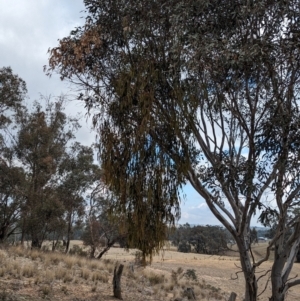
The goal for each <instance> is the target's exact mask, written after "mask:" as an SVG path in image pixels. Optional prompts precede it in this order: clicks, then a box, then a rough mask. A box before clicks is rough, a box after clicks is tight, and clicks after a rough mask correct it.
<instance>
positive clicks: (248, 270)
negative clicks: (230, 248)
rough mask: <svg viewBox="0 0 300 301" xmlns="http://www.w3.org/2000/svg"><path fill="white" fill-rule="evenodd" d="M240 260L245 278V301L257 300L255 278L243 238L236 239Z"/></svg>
mask: <svg viewBox="0 0 300 301" xmlns="http://www.w3.org/2000/svg"><path fill="white" fill-rule="evenodd" d="M237 246H238V248H239V253H240V261H241V266H242V271H243V274H244V279H245V282H246V283H245V299H244V300H245V301H257V280H256V276H255V271H254V270H253V267H252V262H251V259H250V257H249V253H248V250H247V247H246V242H245V241H244V238H240V239H238V240H237Z"/></svg>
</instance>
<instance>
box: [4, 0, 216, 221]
mask: <svg viewBox="0 0 300 301" xmlns="http://www.w3.org/2000/svg"><path fill="white" fill-rule="evenodd" d="M83 17H84V4H83V0H0V68H1V67H8V66H10V67H11V68H12V70H13V72H14V73H15V74H18V75H19V76H20V77H21V78H22V79H23V80H25V81H26V83H27V89H28V97H29V98H28V100H27V102H28V103H30V102H33V101H34V100H39V98H40V95H44V96H49V95H52V96H53V97H55V96H59V95H61V94H67V95H69V97H70V98H71V99H73V100H72V101H71V102H70V104H68V106H67V112H68V113H70V114H73V115H75V114H77V113H81V114H82V115H83V118H82V122H81V124H82V128H81V129H80V131H79V132H78V133H77V140H78V141H79V142H81V143H82V144H85V145H91V144H92V143H93V142H94V141H95V134H94V133H93V132H92V131H91V129H90V123H89V122H88V121H86V117H84V115H85V113H86V111H85V109H84V106H83V104H81V103H80V102H79V101H77V100H76V99H75V96H74V94H75V93H73V92H72V86H70V84H69V83H67V82H62V81H61V80H60V79H59V76H58V75H53V76H52V77H51V78H49V77H47V76H46V75H45V73H44V72H43V66H44V65H47V62H48V57H49V56H48V53H47V51H48V49H49V48H53V47H56V46H57V45H58V39H62V38H63V37H65V36H67V35H69V33H70V31H71V30H73V29H74V28H75V27H77V26H80V25H81V24H83V22H84V19H83ZM73 89H74V87H73ZM184 194H185V195H186V197H185V199H184V201H183V202H182V204H181V219H180V221H179V223H180V224H184V223H187V222H188V223H190V224H200V225H207V224H209V225H219V224H220V223H219V222H218V220H217V219H216V218H215V217H214V216H213V215H212V213H211V212H210V210H209V209H208V207H207V205H206V203H205V201H204V200H203V199H202V198H201V197H200V196H199V194H198V193H197V192H196V191H195V190H194V189H193V188H192V186H191V185H190V184H187V185H186V186H185V188H184Z"/></svg>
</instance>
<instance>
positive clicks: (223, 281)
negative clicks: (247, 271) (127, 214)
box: [0, 244, 300, 301]
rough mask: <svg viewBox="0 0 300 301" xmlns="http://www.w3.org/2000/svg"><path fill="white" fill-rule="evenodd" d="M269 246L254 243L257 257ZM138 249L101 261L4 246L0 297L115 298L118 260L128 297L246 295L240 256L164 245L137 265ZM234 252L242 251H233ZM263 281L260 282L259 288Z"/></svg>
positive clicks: (295, 294)
mask: <svg viewBox="0 0 300 301" xmlns="http://www.w3.org/2000/svg"><path fill="white" fill-rule="evenodd" d="M264 247H265V246H263V245H261V244H260V245H258V246H255V252H254V253H255V256H256V257H257V259H258V258H259V257H261V256H263V251H264ZM135 253H136V250H130V251H129V252H126V251H124V250H123V249H119V248H112V249H111V250H110V251H109V252H108V253H107V255H105V256H104V258H103V259H102V260H101V261H99V260H90V259H87V258H82V257H76V256H68V255H65V254H61V253H57V252H54V253H52V252H38V251H35V250H34V251H30V250H28V249H22V248H20V247H18V248H16V247H13V248H10V249H8V250H0V260H1V267H0V300H5V296H10V295H11V296H13V297H15V299H16V300H19V299H18V298H21V299H22V300H24V301H26V300H28V301H29V300H30V301H40V300H44V299H47V300H62V301H71V300H75V299H74V298H75V297H76V300H77V301H83V300H85V301H89V300H90V301H93V300H104V301H106V300H115V299H114V298H113V297H112V276H113V269H114V266H115V264H116V261H118V262H121V263H123V264H124V265H125V268H124V272H123V276H122V289H123V297H124V300H125V301H126V300H128V301H129V300H130V301H137V300H143V301H147V300H157V301H158V300H162V301H173V300H175V298H182V297H183V296H184V291H185V290H186V288H188V287H192V288H193V289H194V292H195V294H196V296H197V300H210V301H215V300H224V301H225V300H226V301H227V300H228V296H229V294H230V293H231V291H235V292H236V293H237V294H238V298H237V301H241V300H242V299H243V290H244V281H243V277H242V275H241V274H238V275H239V277H238V278H237V279H233V278H235V277H236V273H237V272H239V271H240V269H239V268H238V266H239V260H238V257H237V256H208V255H200V254H193V253H189V254H185V253H178V252H175V251H170V250H165V251H164V252H162V253H161V254H159V255H157V256H154V258H153V263H152V264H151V266H147V267H146V268H143V267H140V266H136V265H134V262H135ZM233 255H237V253H235V252H233ZM270 266H271V262H266V263H264V264H263V265H262V267H261V268H260V269H259V270H258V275H261V272H263V271H266V270H268V269H269V268H270ZM133 269H134V271H133ZM296 274H300V265H298V264H295V266H294V269H293V272H292V276H295V275H296ZM264 280H266V279H264ZM264 284H265V282H262V283H260V285H259V287H260V290H262V289H263V287H264ZM3 296H4V297H3ZM269 296H270V287H267V290H266V292H265V293H264V294H263V295H262V296H261V297H260V300H261V301H265V300H268V297H269ZM299 296H300V287H295V288H293V290H292V291H290V292H289V294H288V296H287V298H286V300H287V301H296V300H299ZM1 298H2V299H1ZM7 299H8V298H7ZM12 299H13V300H14V298H12ZM8 300H9V299H8Z"/></svg>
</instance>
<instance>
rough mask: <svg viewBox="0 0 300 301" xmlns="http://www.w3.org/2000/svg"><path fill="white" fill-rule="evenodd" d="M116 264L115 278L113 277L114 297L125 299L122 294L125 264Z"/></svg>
mask: <svg viewBox="0 0 300 301" xmlns="http://www.w3.org/2000/svg"><path fill="white" fill-rule="evenodd" d="M117 267H118V266H117V265H116V266H115V269H114V278H113V290H114V297H115V298H117V299H120V300H123V298H122V294H121V276H122V272H123V268H124V265H123V264H120V265H119V267H118V268H117Z"/></svg>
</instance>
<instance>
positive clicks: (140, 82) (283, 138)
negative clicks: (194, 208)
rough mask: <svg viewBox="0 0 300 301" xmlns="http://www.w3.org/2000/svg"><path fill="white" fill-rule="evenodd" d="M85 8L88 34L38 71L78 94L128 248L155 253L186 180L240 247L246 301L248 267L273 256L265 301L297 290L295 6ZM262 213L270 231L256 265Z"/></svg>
mask: <svg viewBox="0 0 300 301" xmlns="http://www.w3.org/2000/svg"><path fill="white" fill-rule="evenodd" d="M84 3H85V6H86V11H87V17H86V22H85V24H84V26H82V27H77V28H75V29H74V30H73V31H72V32H71V34H70V35H69V36H68V37H66V38H63V39H62V40H60V41H59V46H58V47H56V48H53V49H51V50H50V59H49V67H48V68H46V69H47V71H48V74H51V73H52V72H53V71H57V72H59V74H60V75H61V78H62V79H68V80H70V81H72V82H74V83H75V84H78V85H80V87H81V88H82V89H83V90H85V93H82V94H80V95H79V99H82V100H83V101H85V103H86V107H87V109H88V110H90V111H92V112H94V126H95V127H96V128H97V129H98V133H99V140H100V144H99V145H101V148H100V149H99V152H100V161H101V164H102V168H103V170H104V174H105V181H106V183H107V184H108V186H109V188H110V189H111V190H112V191H113V192H114V193H116V195H118V202H117V203H116V204H115V206H116V210H117V211H118V212H122V213H123V214H124V215H127V217H128V220H129V222H130V223H131V224H130V228H131V229H134V232H133V233H134V237H133V240H134V241H135V242H137V243H140V245H142V242H143V243H144V242H147V247H143V248H142V249H143V250H144V252H145V253H146V254H151V253H152V250H153V249H157V248H159V246H160V245H161V242H162V241H163V239H164V235H165V232H164V231H163V227H161V226H162V225H164V224H165V223H167V222H171V223H172V222H174V220H175V218H176V217H177V218H178V217H179V199H180V189H181V187H182V185H183V184H185V183H186V181H189V182H190V183H191V184H192V186H193V187H194V188H195V190H196V191H197V192H198V193H199V195H201V196H202V197H203V198H204V199H205V201H206V203H207V205H208V207H209V208H210V210H211V211H212V213H213V214H214V215H215V217H216V218H217V219H218V220H219V221H220V222H221V223H222V224H223V225H224V226H225V227H226V229H227V230H228V231H229V232H230V233H231V235H232V236H233V237H234V239H235V241H236V243H237V245H238V248H239V252H240V260H241V267H242V271H243V273H244V277H245V280H246V287H245V300H246V301H249V300H251V301H252V300H256V299H257V295H258V294H259V292H258V291H257V280H258V279H257V278H256V276H255V270H256V268H257V267H258V266H259V265H260V264H261V263H262V262H263V261H265V260H267V259H268V257H269V254H270V249H271V248H272V247H275V259H274V263H273V267H272V271H270V274H271V282H272V296H271V300H272V301H275V300H276V301H280V300H283V299H284V296H285V293H286V291H287V290H288V289H289V288H290V287H292V286H294V285H296V284H299V282H300V280H299V279H292V280H291V279H290V280H289V274H290V271H291V267H292V264H293V261H294V258H295V254H296V249H297V247H298V245H299V241H300V230H299V226H300V220H299V216H298V215H296V216H295V218H294V219H292V220H291V221H289V222H288V223H287V222H286V221H287V219H288V210H290V209H291V208H292V207H293V206H295V205H296V204H297V203H298V197H299V192H300V182H299V172H298V171H299V167H300V166H299V164H300V161H299V158H298V156H299V154H298V148H299V142H300V135H299V134H300V133H299V130H298V129H299V122H300V118H299V117H300V114H299V113H300V112H299V76H300V66H299V64H300V57H299V56H300V50H299V49H300V47H299V45H300V44H299V43H300V42H299V41H300V22H299V15H300V7H299V1H295V0H289V1H267V0H264V1H261V0H260V1H255V0H254V1H244V0H239V1H226V0H213V1H210V0H209V1H208V0H196V1H195V0H193V1H191V0H185V1H182V0H175V1H169V0H160V1H157V0H147V1H145V0H137V1H124V0H114V1H100V0H99V1H98V0H85V1H84ZM258 210H262V213H263V214H262V217H261V220H262V221H263V220H264V219H266V218H269V217H270V214H273V213H274V212H276V214H277V215H278V221H279V222H278V224H277V228H276V235H275V236H274V238H273V239H272V240H271V242H270V246H269V247H268V248H267V250H266V257H265V258H263V259H261V260H259V261H256V260H255V259H254V257H253V256H252V254H251V231H250V224H251V221H252V220H253V218H254V216H255V213H257V212H258ZM149 221H151V223H152V224H151V226H150V227H149ZM288 224H289V227H292V228H293V229H294V231H293V232H292V233H291V235H290V236H289V239H288V240H287V242H286V243H284V240H283V237H284V236H285V235H284V233H285V232H286V231H287V225H288ZM141 229H142V231H140V232H138V231H137V230H141ZM144 229H145V230H144ZM160 229H161V230H162V231H161V230H160ZM147 231H150V232H147ZM259 279H261V277H260V278H259Z"/></svg>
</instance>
